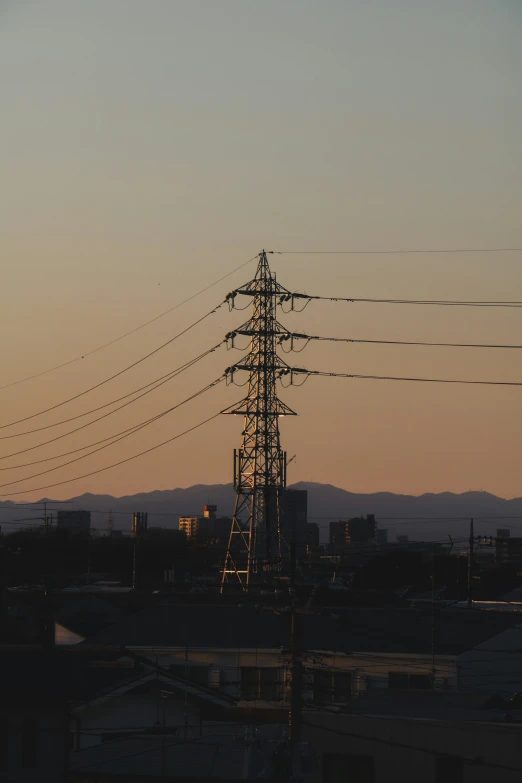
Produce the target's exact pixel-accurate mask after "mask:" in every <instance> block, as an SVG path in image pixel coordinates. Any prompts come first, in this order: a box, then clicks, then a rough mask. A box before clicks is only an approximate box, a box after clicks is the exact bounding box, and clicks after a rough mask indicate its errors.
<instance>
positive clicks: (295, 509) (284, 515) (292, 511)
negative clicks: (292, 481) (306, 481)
mask: <svg viewBox="0 0 522 783" xmlns="http://www.w3.org/2000/svg"><path fill="white" fill-rule="evenodd" d="M280 506H281V507H280V524H281V537H282V539H283V551H285V550H287V549H288V548H289V546H290V542H291V541H292V540H293V539H295V542H296V546H297V552H298V553H299V552H305V551H306V537H307V521H308V492H307V491H306V489H284V490H282V491H281V492H280Z"/></svg>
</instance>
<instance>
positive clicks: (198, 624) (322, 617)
mask: <svg viewBox="0 0 522 783" xmlns="http://www.w3.org/2000/svg"><path fill="white" fill-rule="evenodd" d="M335 618H337V619H335ZM519 622H520V616H519V615H516V614H510V613H500V612H480V611H467V610H451V609H439V610H437V612H436V615H435V648H436V653H437V654H438V655H458V654H460V653H463V652H465V651H466V650H470V649H472V648H473V647H475V646H476V645H478V644H480V643H482V642H484V641H486V640H487V639H489V638H491V637H493V636H496V635H497V634H499V633H501V632H502V631H504V630H506V629H507V628H510V627H512V626H514V625H516V624H517V623H519ZM300 629H301V636H302V644H303V645H304V646H305V647H306V648H308V649H315V650H325V651H341V652H350V651H353V652H363V651H364V652H386V653H418V654H429V653H431V650H432V613H431V607H430V608H427V609H424V608H421V609H370V608H337V607H336V608H335V609H333V610H331V611H330V610H328V609H321V610H319V609H318V610H315V609H314V614H309V615H308V614H306V615H301V616H300ZM289 630H290V622H289V615H288V613H285V612H284V611H282V612H281V613H279V614H276V613H275V612H273V611H271V610H264V609H257V610H256V608H255V607H245V608H239V607H238V606H230V605H229V606H226V605H225V606H220V605H215V606H209V605H207V606H202V605H199V606H190V607H189V606H177V605H174V606H173V605H169V604H162V605H158V606H155V607H150V608H148V609H145V610H143V611H141V612H138V613H136V614H134V615H132V616H131V617H127V618H125V619H124V620H123V621H122V622H119V623H117V624H115V625H113V626H111V627H110V628H107V629H105V630H104V631H102V632H101V633H99V634H97V635H96V636H93V637H90V638H89V639H87V641H86V643H90V644H121V645H125V646H128V647H155V648H161V647H184V646H188V647H207V648H229V649H238V648H243V649H245V648H249V649H253V648H279V647H281V646H284V647H286V646H288V645H289Z"/></svg>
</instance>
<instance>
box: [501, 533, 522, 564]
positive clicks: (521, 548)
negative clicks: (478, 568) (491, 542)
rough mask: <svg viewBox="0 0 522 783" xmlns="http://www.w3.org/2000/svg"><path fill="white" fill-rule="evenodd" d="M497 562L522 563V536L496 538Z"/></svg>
mask: <svg viewBox="0 0 522 783" xmlns="http://www.w3.org/2000/svg"><path fill="white" fill-rule="evenodd" d="M495 563H496V564H497V565H506V564H508V563H522V538H499V537H497V538H496V540H495Z"/></svg>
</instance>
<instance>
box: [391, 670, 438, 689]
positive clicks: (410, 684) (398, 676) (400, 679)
mask: <svg viewBox="0 0 522 783" xmlns="http://www.w3.org/2000/svg"><path fill="white" fill-rule="evenodd" d="M388 688H411V689H412V690H429V688H431V678H430V675H429V674H408V672H388Z"/></svg>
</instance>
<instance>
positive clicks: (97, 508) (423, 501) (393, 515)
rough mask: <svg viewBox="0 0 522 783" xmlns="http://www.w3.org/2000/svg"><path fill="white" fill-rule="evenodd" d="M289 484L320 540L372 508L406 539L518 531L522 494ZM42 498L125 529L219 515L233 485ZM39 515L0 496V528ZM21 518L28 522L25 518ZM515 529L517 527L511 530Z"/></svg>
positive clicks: (226, 511)
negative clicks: (209, 512) (210, 508)
mask: <svg viewBox="0 0 522 783" xmlns="http://www.w3.org/2000/svg"><path fill="white" fill-rule="evenodd" d="M292 488H293V489H306V490H307V491H308V515H309V521H315V522H318V523H319V525H320V527H321V530H322V534H321V535H322V538H323V540H326V539H327V536H328V525H329V521H330V518H337V519H345V518H348V517H354V516H360V515H363V514H375V517H376V518H377V521H378V526H379V527H381V528H388V530H389V533H388V540H390V541H392V540H394V539H395V536H396V535H397V534H398V533H400V534H408V535H409V537H410V539H411V540H424V541H428V540H438V539H447V536H448V534H450V535H451V536H452V537H462V536H465V535H466V534H467V531H468V527H469V518H470V517H474V518H475V519H476V522H475V531H476V533H477V534H482V535H495V534H496V529H497V527H499V528H509V527H513V530H512V533H511V535H517V534H520V535H522V498H514V499H512V500H505V499H504V498H499V497H496V496H495V495H492V494H490V493H489V492H464V493H462V494H454V493H453V492H441V493H438V494H434V493H426V494H424V495H419V496H414V495H395V494H393V493H392V492H375V493H371V494H357V493H354V492H347V491H346V490H344V489H339V487H334V486H332V485H331V484H318V483H315V482H304V481H301V482H299V483H297V484H293V485H292ZM44 500H47V503H48V505H49V507H50V508H53V509H57V508H61V507H63V508H77V509H80V508H83V509H88V510H90V511H92V512H93V514H92V525H93V527H95V528H99V529H100V530H101V531H103V530H106V528H107V517H108V512H109V510H111V509H112V512H113V519H114V528H115V529H120V530H129V529H130V515H131V513H132V512H133V511H147V512H148V513H149V527H169V528H175V527H177V520H178V517H179V516H183V515H196V514H200V513H201V509H202V507H203V505H204V504H205V503H212V504H215V505H217V506H218V514H219V515H222V516H229V515H230V514H232V512H233V507H234V490H233V487H232V485H231V484H210V485H207V484H195V485H194V486H192V487H187V488H186V489H167V490H155V491H153V492H143V493H140V494H137V495H126V496H124V497H119V498H115V497H112V495H93V494H91V493H86V494H84V495H79V496H78V497H74V498H71V499H70V500H68V501H66V502H65V503H64V502H61V501H53V500H50V499H48V498H47V499H44ZM41 502H43V500H42V501H41ZM40 508H42V506H40ZM41 516H42V512H41V511H39V510H38V511H36V510H33V509H32V508H30V507H29V506H28V505H27V504H24V503H23V501H21V502H20V503H19V504H16V503H13V502H12V501H5V502H0V525H2V528H3V531H4V532H9V531H12V530H16V529H19V528H20V527H23V526H24V524H26V522H25V520H28V518H29V519H31V518H32V519H33V524H35V523H36V524H38V520H37V519H36V518H37V517H41ZM495 517H497V519H495ZM498 517H518V519H509V518H505V519H499V518H498ZM423 518H427V519H423ZM452 518H453V519H452ZM11 521H17V524H16V526H15V525H9V524H6V523H8V522H11ZM27 524H31V522H29V521H27ZM518 530H520V533H517V531H518Z"/></svg>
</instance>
